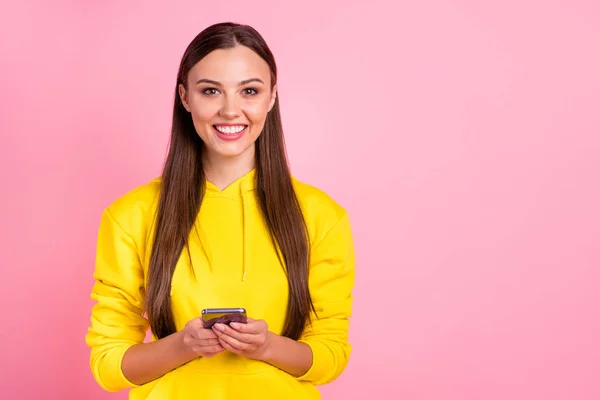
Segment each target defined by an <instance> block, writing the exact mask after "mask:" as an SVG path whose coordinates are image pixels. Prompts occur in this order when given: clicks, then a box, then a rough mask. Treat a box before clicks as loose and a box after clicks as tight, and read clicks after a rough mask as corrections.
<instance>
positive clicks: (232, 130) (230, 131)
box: [215, 125, 246, 135]
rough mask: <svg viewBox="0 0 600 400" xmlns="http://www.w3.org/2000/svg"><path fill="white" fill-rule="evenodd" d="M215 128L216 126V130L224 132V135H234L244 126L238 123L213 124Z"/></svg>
mask: <svg viewBox="0 0 600 400" xmlns="http://www.w3.org/2000/svg"><path fill="white" fill-rule="evenodd" d="M215 128H217V130H218V131H219V132H221V133H224V134H226V135H235V134H237V133H240V132H241V131H243V130H244V129H245V128H246V126H245V125H238V126H218V125H215Z"/></svg>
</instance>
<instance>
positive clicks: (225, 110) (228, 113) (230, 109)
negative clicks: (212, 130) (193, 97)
mask: <svg viewBox="0 0 600 400" xmlns="http://www.w3.org/2000/svg"><path fill="white" fill-rule="evenodd" d="M219 115H220V116H221V117H223V118H228V119H234V118H237V117H239V115H240V107H239V104H238V103H237V99H236V98H235V96H223V104H222V105H221V110H220V111H219Z"/></svg>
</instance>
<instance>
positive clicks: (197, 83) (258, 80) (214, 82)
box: [196, 78, 265, 86]
mask: <svg viewBox="0 0 600 400" xmlns="http://www.w3.org/2000/svg"><path fill="white" fill-rule="evenodd" d="M251 82H260V83H262V84H263V85H264V84H265V83H264V82H263V81H262V80H261V79H259V78H250V79H246V80H243V81H241V82H240V83H238V86H242V85H247V84H249V83H251ZM201 83H208V84H210V85H215V86H222V85H221V83H220V82H217V81H213V80H211V79H199V80H198V81H196V85H199V84H201Z"/></svg>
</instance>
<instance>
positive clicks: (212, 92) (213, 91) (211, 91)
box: [202, 88, 219, 96]
mask: <svg viewBox="0 0 600 400" xmlns="http://www.w3.org/2000/svg"><path fill="white" fill-rule="evenodd" d="M218 93H219V90H218V89H215V88H206V89H204V90H202V94H205V95H207V96H214V95H215V94H218Z"/></svg>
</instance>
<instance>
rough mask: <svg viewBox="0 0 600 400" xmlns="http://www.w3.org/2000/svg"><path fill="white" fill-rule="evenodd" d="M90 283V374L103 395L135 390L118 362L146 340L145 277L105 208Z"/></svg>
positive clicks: (135, 254)
mask: <svg viewBox="0 0 600 400" xmlns="http://www.w3.org/2000/svg"><path fill="white" fill-rule="evenodd" d="M94 279H95V284H94V286H93V289H92V294H91V298H92V299H93V300H94V301H95V302H96V304H95V305H94V307H93V308H92V315H91V326H90V328H89V329H88V333H87V336H86V343H87V345H88V346H89V347H90V348H91V355H90V366H91V369H92V373H93V375H94V378H95V379H96V381H97V382H98V384H99V385H100V386H101V387H102V388H103V389H105V390H108V391H119V390H121V389H125V388H130V387H135V386H136V385H134V384H133V383H131V382H130V381H128V380H127V378H126V377H125V376H124V375H123V372H122V370H121V361H122V359H123V355H124V354H125V352H126V351H127V349H129V348H130V347H131V346H133V345H134V344H137V343H142V342H143V341H144V338H145V336H146V335H145V333H146V329H147V327H148V323H147V320H146V319H145V318H144V317H143V301H144V300H143V298H144V296H143V293H144V273H143V270H142V266H141V263H140V259H139V256H138V251H137V247H136V244H135V242H134V240H133V239H132V238H131V237H130V236H129V235H128V234H127V233H126V232H125V231H124V230H123V228H122V227H121V225H120V224H119V223H118V222H117V221H116V220H115V218H114V217H113V216H112V215H111V214H110V212H109V211H108V210H105V211H104V213H103V215H102V219H101V222H100V229H99V233H98V242H97V249H96V269H95V272H94Z"/></svg>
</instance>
